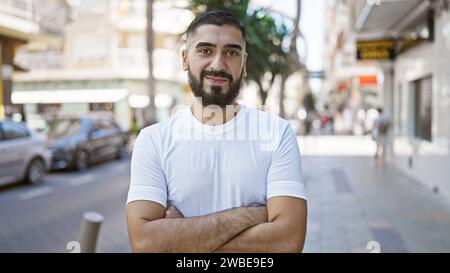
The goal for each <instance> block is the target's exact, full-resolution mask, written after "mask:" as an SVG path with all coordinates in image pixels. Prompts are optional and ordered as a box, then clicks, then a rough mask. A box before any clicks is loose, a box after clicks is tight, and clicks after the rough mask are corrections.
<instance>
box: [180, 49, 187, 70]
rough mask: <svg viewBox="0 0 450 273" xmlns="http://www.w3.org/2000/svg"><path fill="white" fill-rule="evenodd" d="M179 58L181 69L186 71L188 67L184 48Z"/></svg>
mask: <svg viewBox="0 0 450 273" xmlns="http://www.w3.org/2000/svg"><path fill="white" fill-rule="evenodd" d="M181 58H182V60H183V70H184V71H186V70H188V68H189V63H188V53H187V50H186V49H183V51H181Z"/></svg>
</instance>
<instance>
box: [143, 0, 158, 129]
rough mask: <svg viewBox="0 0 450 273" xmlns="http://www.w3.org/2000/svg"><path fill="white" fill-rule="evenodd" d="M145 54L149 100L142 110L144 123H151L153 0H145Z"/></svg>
mask: <svg viewBox="0 0 450 273" xmlns="http://www.w3.org/2000/svg"><path fill="white" fill-rule="evenodd" d="M146 13H147V14H146V15H147V29H146V32H147V33H146V34H147V56H148V78H147V86H148V97H149V99H150V102H149V104H148V106H147V108H146V109H145V110H144V120H145V123H146V124H145V125H151V124H153V123H155V122H156V115H155V112H156V111H155V110H156V109H155V79H154V78H153V40H154V39H153V26H152V22H153V0H147V12H146Z"/></svg>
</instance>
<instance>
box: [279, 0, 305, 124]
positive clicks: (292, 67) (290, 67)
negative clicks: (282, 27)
mask: <svg viewBox="0 0 450 273" xmlns="http://www.w3.org/2000/svg"><path fill="white" fill-rule="evenodd" d="M301 7H302V0H297V14H296V17H295V20H294V29H293V31H292V38H291V44H290V45H289V52H288V54H287V57H286V65H287V69H286V71H283V72H282V73H281V83H280V96H279V110H280V111H279V116H280V117H282V118H284V117H285V111H284V87H285V83H286V80H287V78H288V77H289V75H291V74H292V73H294V72H296V70H298V69H300V68H301V64H300V60H299V59H300V56H299V55H298V52H297V36H298V35H299V33H300V27H299V25H300V16H301Z"/></svg>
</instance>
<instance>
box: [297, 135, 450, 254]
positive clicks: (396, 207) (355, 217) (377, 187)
mask: <svg viewBox="0 0 450 273" xmlns="http://www.w3.org/2000/svg"><path fill="white" fill-rule="evenodd" d="M300 141H301V140H300ZM336 145H339V144H336ZM347 147H348V146H347ZM366 150H367V151H369V150H370V149H366ZM303 173H304V177H305V180H306V182H307V189H308V194H309V202H308V204H309V217H308V221H309V222H308V234H307V239H306V244H305V249H304V250H305V252H370V250H373V248H372V247H373V246H372V245H369V246H368V245H367V244H368V243H369V242H370V241H376V242H378V243H379V245H380V247H381V252H450V202H449V201H448V200H444V198H443V197H442V196H440V195H436V194H433V193H432V192H430V191H429V190H428V189H426V188H425V187H423V186H421V185H420V184H419V183H418V182H416V181H414V180H413V179H411V178H409V177H407V176H406V175H404V174H403V173H401V172H400V171H398V170H397V169H395V168H393V167H389V166H388V167H384V168H381V167H377V166H375V164H374V162H373V159H372V158H371V157H368V156H348V155H346V156H337V155H334V156H323V155H322V156H320V155H316V156H308V155H306V156H303ZM372 244H374V246H375V247H376V244H377V243H372ZM369 249H370V250H369Z"/></svg>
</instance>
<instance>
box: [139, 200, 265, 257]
mask: <svg viewBox="0 0 450 273" xmlns="http://www.w3.org/2000/svg"><path fill="white" fill-rule="evenodd" d="M263 210H264V211H265V210H266V209H265V207H264V208H255V207H243V208H236V209H231V210H227V211H223V212H218V213H215V214H210V215H206V216H200V217H192V218H165V219H158V220H154V221H146V222H144V223H143V224H142V227H141V231H140V232H139V233H140V236H139V237H140V238H139V242H138V243H137V244H136V247H135V249H134V250H136V251H139V252H211V251H213V250H214V249H217V248H218V247H220V246H221V245H224V244H225V243H226V242H228V241H229V240H230V239H232V238H233V237H235V236H237V235H238V234H239V233H241V232H242V231H244V230H247V229H249V228H251V227H253V226H255V225H258V224H260V223H263V222H266V221H267V214H266V213H263V212H262V211H263ZM143 221H145V220H144V219H143Z"/></svg>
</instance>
